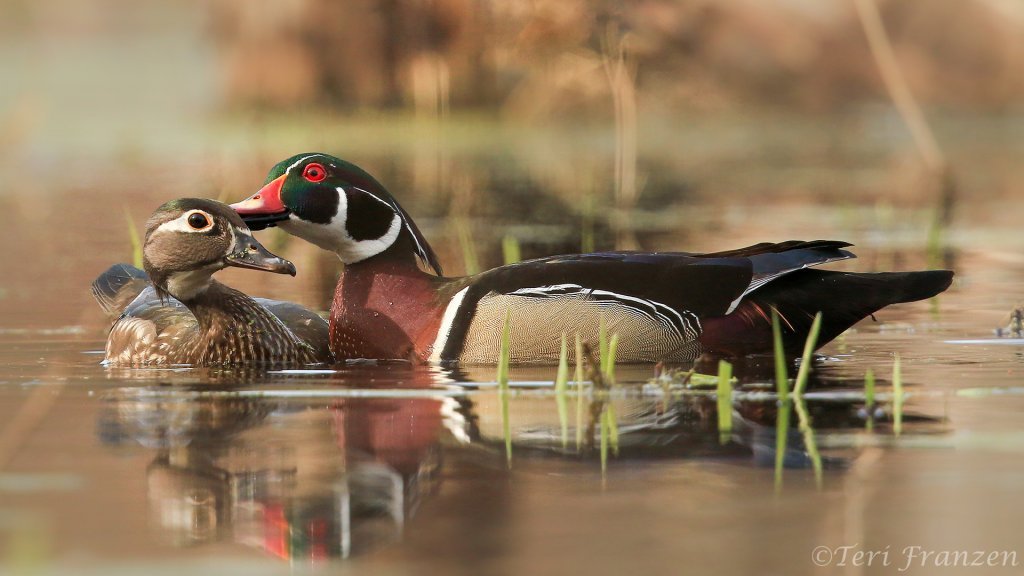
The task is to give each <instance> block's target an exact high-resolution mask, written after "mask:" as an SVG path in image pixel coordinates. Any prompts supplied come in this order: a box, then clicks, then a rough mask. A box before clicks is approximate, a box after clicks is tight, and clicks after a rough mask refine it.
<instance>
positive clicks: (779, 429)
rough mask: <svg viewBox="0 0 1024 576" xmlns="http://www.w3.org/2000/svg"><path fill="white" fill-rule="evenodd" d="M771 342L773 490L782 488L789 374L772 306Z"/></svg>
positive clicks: (789, 407) (787, 426)
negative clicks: (775, 397)
mask: <svg viewBox="0 0 1024 576" xmlns="http://www.w3.org/2000/svg"><path fill="white" fill-rule="evenodd" d="M772 343H773V346H774V350H775V389H776V391H777V393H778V403H777V407H778V408H777V410H778V411H777V414H776V417H775V491H776V492H779V491H781V490H782V470H783V467H784V466H785V462H786V443H787V441H788V440H789V414H790V411H791V410H792V405H791V404H790V401H789V374H788V371H787V369H786V350H785V347H784V345H783V343H782V327H781V326H780V325H779V312H778V310H775V309H774V308H772Z"/></svg>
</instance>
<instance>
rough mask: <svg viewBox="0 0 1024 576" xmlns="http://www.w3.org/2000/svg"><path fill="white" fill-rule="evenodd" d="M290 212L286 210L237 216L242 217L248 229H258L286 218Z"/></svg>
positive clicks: (271, 225) (272, 225)
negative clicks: (275, 212)
mask: <svg viewBox="0 0 1024 576" xmlns="http://www.w3.org/2000/svg"><path fill="white" fill-rule="evenodd" d="M290 214H291V212H289V211H287V210H286V211H284V212H279V213H277V214H239V216H241V217H242V221H243V222H245V225H246V226H248V227H249V230H253V231H258V230H265V229H267V228H272V227H274V226H276V225H277V223H278V222H281V221H283V220H287V219H288V216H289V215H290Z"/></svg>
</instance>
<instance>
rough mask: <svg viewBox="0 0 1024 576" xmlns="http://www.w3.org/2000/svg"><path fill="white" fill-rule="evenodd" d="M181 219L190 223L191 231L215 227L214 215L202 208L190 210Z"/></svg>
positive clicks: (201, 230)
mask: <svg viewBox="0 0 1024 576" xmlns="http://www.w3.org/2000/svg"><path fill="white" fill-rule="evenodd" d="M197 216H198V218H197ZM181 219H182V220H184V221H185V223H186V224H187V225H188V227H189V231H190V232H205V231H207V230H209V229H210V228H213V216H210V214H209V213H207V212H204V211H202V210H189V211H188V212H186V213H185V214H183V215H182V217H181Z"/></svg>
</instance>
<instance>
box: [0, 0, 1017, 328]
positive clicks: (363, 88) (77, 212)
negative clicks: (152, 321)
mask: <svg viewBox="0 0 1024 576" xmlns="http://www.w3.org/2000/svg"><path fill="white" fill-rule="evenodd" d="M875 4H876V5H877V6H878V8H879V11H880V14H881V18H882V21H883V22H884V25H885V28H886V30H887V32H888V36H889V38H890V39H891V42H892V45H893V49H894V55H895V61H896V64H897V65H898V66H899V69H900V70H901V71H902V73H903V75H904V76H905V77H906V80H907V84H908V86H909V88H910V91H911V92H912V93H913V95H914V96H915V97H916V98H917V100H918V101H919V102H920V104H921V106H922V109H923V111H924V115H925V117H926V118H927V121H928V123H929V125H930V126H931V127H932V129H933V130H934V133H935V140H936V141H937V143H938V146H939V147H940V149H941V151H942V153H943V154H944V157H945V159H946V160H948V162H949V164H950V165H951V166H952V167H953V171H954V174H955V176H956V182H957V186H958V188H957V190H958V198H959V200H961V201H960V202H959V205H958V210H959V212H958V215H960V216H963V217H964V218H965V220H963V221H962V222H966V221H967V220H966V219H969V218H974V219H975V220H974V221H979V219H980V220H981V221H984V222H985V223H986V224H992V223H994V222H995V223H999V222H1006V223H1011V222H1013V221H1015V219H1016V216H1013V214H1015V212H1012V211H1009V210H1005V209H1003V208H1002V207H1000V208H993V203H995V204H997V205H998V204H999V203H1005V202H1006V201H1007V199H1011V198H1016V197H1019V196H1020V189H1021V180H1022V177H1024V168H1022V166H1021V165H1020V160H1019V159H1020V158H1021V157H1024V156H1022V155H1024V141H1022V139H1021V138H1020V134H1021V133H1024V132H1022V130H1024V114H1022V112H1024V105H1022V104H1024V3H1021V2H1019V1H1018V0H929V1H927V2H920V1H912V0H875ZM855 6H856V4H855V0H837V1H833V2H820V1H814V0H774V1H771V2H763V1H755V0H733V1H729V2H716V1H711V0H678V1H669V0H638V1H630V2H611V1H604V0H588V1H584V0H532V1H529V2H497V1H485V0H478V1H470V0H346V1H339V2H332V1H329V0H211V1H201V0H177V1H171V0H155V1H151V2H145V3H138V2H129V1H127V0H76V1H75V2H66V1H61V0H35V1H33V0H2V1H0V71H2V72H3V78H4V80H3V82H0V182H3V184H2V188H0V196H2V197H3V198H4V200H5V202H7V205H8V214H9V215H11V217H10V218H9V220H8V224H7V226H4V227H0V242H3V243H4V244H5V245H12V244H13V245H25V246H26V250H25V252H24V253H23V254H21V255H20V257H22V258H23V259H24V261H25V262H26V266H23V267H21V268H19V269H18V274H17V275H12V274H11V269H8V270H5V271H3V272H0V274H3V275H4V276H0V312H10V313H11V314H14V315H21V316H25V317H26V319H27V318H28V312H25V310H27V309H26V308H25V305H26V304H27V303H30V302H31V301H33V300H34V299H36V298H37V297H38V296H39V293H38V290H43V293H44V294H49V296H50V300H52V301H53V302H61V301H62V299H63V298H64V297H66V293H67V291H66V290H65V289H63V288H60V287H59V286H52V294H51V293H48V292H46V291H47V290H51V287H50V286H51V284H50V283H49V282H50V279H51V278H52V277H53V274H54V271H55V270H59V271H60V273H61V274H63V275H64V277H65V278H67V279H69V281H70V282H72V283H74V284H76V285H82V286H84V285H86V284H87V283H88V281H89V280H91V278H92V277H93V275H95V274H96V273H97V272H98V271H99V270H101V269H102V268H103V267H105V266H106V265H107V264H109V263H110V262H112V261H115V260H122V261H123V260H127V259H129V258H130V255H131V248H130V244H129V242H128V241H127V239H126V237H127V232H126V230H125V224H124V215H123V213H124V211H125V210H127V213H128V214H129V217H130V218H131V219H132V220H133V221H134V222H135V223H136V225H141V223H142V221H143V220H144V219H145V217H146V216H147V215H148V214H149V213H150V211H152V210H153V208H155V207H156V206H157V205H159V204H160V203H162V202H164V201H166V200H168V199H171V198H175V197H181V196H205V197H214V198H221V199H226V200H234V199H238V198H242V197H244V196H247V195H248V194H249V193H251V192H252V191H253V190H255V189H256V188H257V187H258V185H259V184H260V183H261V182H262V180H263V177H264V175H265V174H266V171H267V170H268V169H269V168H270V166H272V165H273V164H274V163H275V162H277V161H278V160H280V159H282V158H285V157H287V156H290V155H292V154H294V153H297V152H300V151H308V150H322V151H325V152H330V153H334V154H337V155H339V156H342V157H344V158H346V159H348V160H351V161H353V162H356V163H357V164H359V165H361V166H363V167H364V168H366V169H367V170H369V171H370V172H371V173H373V174H374V175H376V176H377V177H378V178H379V179H380V180H381V181H382V182H383V183H384V184H385V185H386V186H387V187H388V188H389V189H390V190H391V191H392V192H393V193H394V194H395V195H396V196H397V197H398V198H399V199H400V201H401V202H402V203H403V204H405V205H406V207H407V208H408V209H409V210H410V212H411V213H412V214H414V215H415V217H416V219H417V222H418V223H420V226H421V228H423V229H424V231H425V233H426V234H427V236H428V238H429V239H430V240H431V242H432V243H433V244H434V245H435V247H436V248H437V249H438V250H439V252H440V253H441V256H442V259H443V260H444V262H445V264H446V269H447V270H449V271H451V272H454V273H458V272H460V271H463V270H465V269H467V268H470V267H471V266H469V262H467V258H466V256H465V246H464V244H465V242H464V240H465V239H467V238H469V239H473V240H475V243H476V246H475V247H474V250H475V251H476V252H477V255H478V258H479V265H480V266H484V267H486V266H492V265H495V264H498V263H500V261H501V248H500V246H501V239H502V237H503V236H508V235H511V236H514V237H515V238H517V239H518V240H519V241H520V242H521V243H522V244H523V256H524V257H532V256H538V255H542V254H550V253H555V252H566V251H578V250H580V249H587V248H596V249H606V248H612V247H626V248H631V247H636V248H644V249H692V250H704V249H723V248H729V247H735V246H736V245H738V244H742V243H748V242H753V241H761V240H784V239H787V238H791V237H801V238H810V237H832V236H839V237H842V238H845V239H849V240H851V241H854V242H857V243H859V244H861V245H862V246H863V245H865V244H872V243H873V244H876V245H878V244H885V245H886V246H888V247H889V248H892V249H893V250H898V249H899V248H900V247H906V246H908V245H909V246H923V245H924V243H925V242H926V237H927V229H928V226H929V222H931V220H932V218H933V212H934V211H935V207H936V204H937V199H936V186H935V182H934V174H933V173H932V172H934V170H931V169H929V167H928V166H927V165H926V164H927V163H923V162H922V158H921V153H920V145H919V144H918V143H916V142H915V139H914V138H913V137H912V136H911V132H910V131H909V130H908V128H907V126H906V123H905V119H904V117H903V116H902V115H901V114H899V113H897V112H896V108H895V107H894V106H893V103H892V101H891V99H890V96H889V93H888V91H887V89H886V85H885V83H884V82H883V81H882V76H881V75H880V73H879V69H878V65H877V62H876V61H875V59H874V58H873V55H872V52H871V50H870V49H869V45H868V42H867V40H866V36H865V33H864V29H863V27H862V23H861V20H860V18H859V16H858V12H857V10H856V7H855ZM965 199H970V200H971V201H970V202H963V200H965ZM983 199H984V200H985V201H984V202H982V200H983ZM772 211H775V212H772ZM953 222H954V224H956V222H957V220H955V219H954V221H953ZM883 233H884V234H883ZM880 234H882V235H880ZM883 237H884V238H885V240H884V241H883V240H879V238H883ZM267 240H268V244H269V245H271V246H272V247H273V248H276V249H278V250H281V251H283V253H284V255H285V256H287V257H290V258H292V259H294V260H295V261H296V263H297V265H298V266H299V268H300V270H302V269H312V270H326V271H325V272H323V273H322V274H320V273H317V274H313V275H312V276H315V277H316V278H319V280H316V282H314V283H313V284H310V283H309V282H306V283H302V284H297V283H295V282H290V283H289V282H288V281H287V280H286V279H284V280H283V279H279V278H271V277H269V275H253V274H248V275H246V274H241V275H237V276H236V275H232V274H230V273H225V276H226V278H227V280H228V281H231V282H233V283H237V284H238V285H239V286H240V287H243V288H248V289H250V290H253V291H255V292H258V293H264V294H266V293H269V294H270V295H274V294H277V295H279V296H283V297H290V298H297V299H300V300H305V301H307V302H314V303H317V302H319V298H320V296H322V293H326V292H324V291H325V290H326V288H325V287H326V286H329V285H330V283H331V272H330V270H329V268H330V265H327V264H325V263H324V260H323V258H324V256H323V255H322V254H320V253H319V252H317V251H316V250H314V249H312V247H310V246H308V245H305V244H303V243H300V242H291V241H290V240H289V238H287V237H285V236H283V235H275V234H273V233H271V234H270V235H269V237H268V238H267ZM955 241H956V242H958V243H960V245H964V244H965V243H975V244H980V243H986V242H987V243H997V242H1000V241H1003V240H1002V239H998V240H994V239H992V238H989V237H987V236H985V235H984V234H979V233H973V234H972V235H971V236H970V237H969V239H966V240H965V239H964V238H957V239H955ZM69 246H73V247H74V248H75V249H77V250H78V252H79V253H77V254H73V253H71V252H69V251H68V248H69ZM862 253H865V252H863V251H862ZM317 262H319V264H317ZM311 264H317V265H315V266H310V265H311ZM892 265H893V262H892V258H890V257H888V256H885V257H883V258H882V260H881V261H879V262H877V266H892ZM858 266H861V267H862V268H874V267H875V266H876V262H875V261H874V260H868V258H864V259H863V260H861V261H860V263H859V264H858ZM15 279H16V282H15ZM317 282H318V283H319V284H317ZM296 286H299V288H296ZM40 287H42V288H40ZM311 293H312V294H316V295H317V296H316V297H315V298H313V297H310V294H311ZM83 298H84V296H83ZM55 305H58V306H59V305H60V304H55ZM82 305H83V304H81V301H80V300H76V301H75V302H72V303H69V304H68V308H75V307H80V306H82Z"/></svg>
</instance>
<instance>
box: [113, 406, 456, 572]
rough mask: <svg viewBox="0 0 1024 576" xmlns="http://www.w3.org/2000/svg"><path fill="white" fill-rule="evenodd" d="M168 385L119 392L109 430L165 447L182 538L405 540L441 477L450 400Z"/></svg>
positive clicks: (173, 514)
mask: <svg viewBox="0 0 1024 576" xmlns="http://www.w3.org/2000/svg"><path fill="white" fill-rule="evenodd" d="M161 390H168V389H167V388H163V389H156V388H124V389H120V390H117V391H115V392H113V393H112V394H110V396H109V397H108V398H106V405H105V406H104V409H103V410H102V415H101V418H100V422H99V429H100V430H99V433H100V436H101V438H102V439H103V440H104V442H106V443H108V444H111V445H119V444H132V443H138V444H141V445H143V446H145V447H147V448H151V449H154V450H155V451H156V456H155V457H154V458H153V460H152V462H151V463H150V464H149V466H148V467H147V469H146V483H147V495H148V499H149V503H150V509H151V514H152V516H151V518H152V520H153V522H154V523H155V524H156V526H157V528H158V529H159V531H160V532H161V533H162V534H163V535H164V536H165V537H166V538H167V539H169V540H170V541H171V542H172V543H173V544H175V545H196V544H203V543H208V542H215V541H224V540H234V541H236V542H239V543H243V544H246V545H250V546H255V547H258V548H263V549H265V550H266V551H268V552H270V553H272V554H274V555H277V556H280V557H282V558H286V559H291V560H296V561H317V560H321V559H327V558H331V557H347V556H349V555H351V554H356V553H359V552H361V551H365V550H369V549H372V548H374V547H376V546H379V545H382V544H386V543H390V542H394V541H396V540H397V539H398V538H399V537H400V536H401V532H402V528H403V526H404V523H405V521H406V517H407V516H408V515H410V514H412V513H413V512H414V511H415V510H416V508H417V506H418V504H419V502H420V501H421V500H422V499H424V498H426V497H429V496H430V495H431V494H432V493H434V492H435V491H436V489H437V488H438V482H439V476H438V470H439V467H440V460H439V458H440V449H439V446H438V442H439V433H440V430H441V428H442V422H441V412H442V406H441V404H442V402H443V400H435V399H426V398H424V399H402V400H394V399H385V398H355V399H348V398H347V399H342V400H334V401H331V402H329V403H319V404H318V403H306V402H304V403H299V404H296V403H294V402H291V403H281V402H275V401H268V400H266V399H242V398H238V397H230V396H203V395H199V394H196V393H195V391H191V392H190V391H188V390H182V389H181V388H176V389H173V390H174V391H173V392H171V393H167V394H161V393H159V392H160V391H161ZM206 390H207V391H208V389H206Z"/></svg>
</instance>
